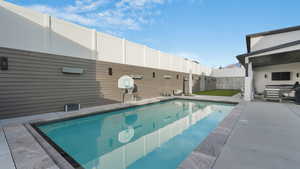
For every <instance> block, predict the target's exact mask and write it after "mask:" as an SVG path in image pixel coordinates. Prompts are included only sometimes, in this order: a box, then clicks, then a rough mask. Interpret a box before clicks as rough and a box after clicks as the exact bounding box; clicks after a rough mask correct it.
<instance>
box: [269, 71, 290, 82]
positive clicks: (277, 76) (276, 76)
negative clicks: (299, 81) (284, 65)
mask: <svg viewBox="0 0 300 169" xmlns="http://www.w3.org/2000/svg"><path fill="white" fill-rule="evenodd" d="M272 80H291V72H272Z"/></svg>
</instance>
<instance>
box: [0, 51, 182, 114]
mask: <svg viewBox="0 0 300 169" xmlns="http://www.w3.org/2000/svg"><path fill="white" fill-rule="evenodd" d="M1 56H3V57H7V58H8V64H9V68H8V70H0V118H4V117H13V116H20V115H32V114H39V113H47V112H56V111H63V107H64V105H65V104H67V103H80V104H81V106H82V107H91V106H96V105H102V104H108V103H115V102H118V101H121V90H120V89H118V88H117V81H118V79H119V77H121V76H122V75H125V74H127V75H143V79H142V80H135V83H136V84H137V86H138V93H137V96H138V97H139V98H140V99H144V98H152V97H157V96H160V94H161V93H162V92H169V93H172V91H173V90H175V89H181V90H183V76H184V75H186V76H188V74H186V73H182V72H174V71H167V70H161V69H153V68H146V67H140V66H133V65H126V64H118V63H111V62H103V61H96V60H91V59H83V58H79V57H69V56H61V55H53V54H46V53H38V52H29V51H23V50H16V49H7V48H0V57H1ZM63 67H72V68H82V69H84V73H83V74H80V75H77V74H64V73H62V68H63ZM108 68H112V71H113V75H112V76H110V75H108ZM153 72H155V78H153V77H152V73H153ZM164 75H170V76H172V78H171V79H164V78H163V76H164ZM177 75H179V79H177Z"/></svg>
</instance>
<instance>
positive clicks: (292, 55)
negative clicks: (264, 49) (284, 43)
mask: <svg viewBox="0 0 300 169" xmlns="http://www.w3.org/2000/svg"><path fill="white" fill-rule="evenodd" d="M249 59H250V61H251V62H252V66H253V67H261V66H270V65H278V64H288V63H295V62H300V50H296V51H291V52H283V53H275V54H269V55H261V56H258V57H251V58H249Z"/></svg>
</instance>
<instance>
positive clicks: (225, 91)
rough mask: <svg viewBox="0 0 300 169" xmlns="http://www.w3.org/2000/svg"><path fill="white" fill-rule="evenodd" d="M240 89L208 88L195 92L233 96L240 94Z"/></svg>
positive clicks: (197, 93)
mask: <svg viewBox="0 0 300 169" xmlns="http://www.w3.org/2000/svg"><path fill="white" fill-rule="evenodd" d="M239 92H240V91H239V90H208V91H202V92H195V93H193V94H196V95H209V96H233V95H235V94H238V93H239Z"/></svg>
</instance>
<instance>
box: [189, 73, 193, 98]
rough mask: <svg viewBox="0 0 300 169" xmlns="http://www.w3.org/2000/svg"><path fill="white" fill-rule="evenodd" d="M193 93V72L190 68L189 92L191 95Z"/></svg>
mask: <svg viewBox="0 0 300 169" xmlns="http://www.w3.org/2000/svg"><path fill="white" fill-rule="evenodd" d="M192 93H193V74H192V69H190V71H189V94H190V95H191V94H192Z"/></svg>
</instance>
